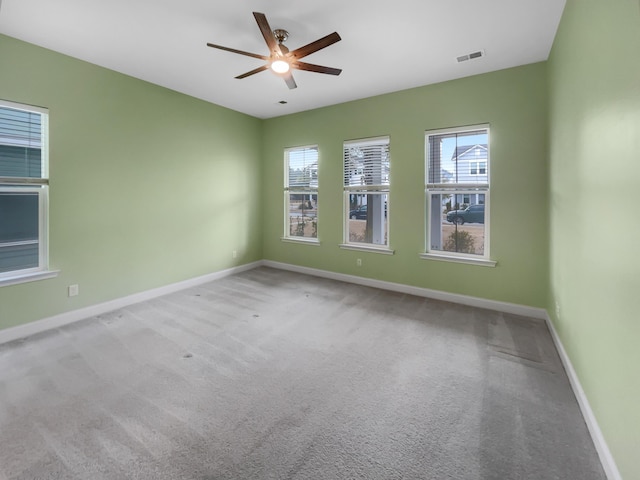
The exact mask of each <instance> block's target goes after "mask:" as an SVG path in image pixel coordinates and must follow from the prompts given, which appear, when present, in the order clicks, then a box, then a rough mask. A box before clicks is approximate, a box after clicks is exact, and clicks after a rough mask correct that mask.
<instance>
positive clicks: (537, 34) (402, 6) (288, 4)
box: [0, 0, 565, 118]
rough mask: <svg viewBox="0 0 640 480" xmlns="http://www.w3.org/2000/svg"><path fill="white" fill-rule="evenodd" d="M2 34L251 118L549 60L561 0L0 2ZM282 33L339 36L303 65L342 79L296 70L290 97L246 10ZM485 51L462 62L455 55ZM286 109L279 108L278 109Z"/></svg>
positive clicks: (293, 38)
mask: <svg viewBox="0 0 640 480" xmlns="http://www.w3.org/2000/svg"><path fill="white" fill-rule="evenodd" d="M0 2H1V3H0V33H3V34H6V35H9V36H11V37H15V38H18V39H21V40H25V41H27V42H30V43H34V44H36V45H40V46H42V47H46V48H49V49H51V50H55V51H57V52H61V53H64V54H67V55H70V56H72V57H76V58H79V59H82V60H86V61H88V62H91V63H94V64H97V65H101V66H103V67H107V68H109V69H112V70H116V71H118V72H122V73H125V74H127V75H131V76H133V77H136V78H140V79H143V80H146V81H148V82H152V83H155V84H158V85H162V86H164V87H167V88H170V89H172V90H177V91H179V92H183V93H186V94H188V95H191V96H194V97H197V98H200V99H202V100H206V101H209V102H213V103H215V104H218V105H222V106H225V107H228V108H231V109H233V110H237V111H240V112H244V113H247V114H249V115H253V116H255V117H259V118H269V117H275V116H279V115H285V114H288V113H293V112H299V111H303V110H309V109H312V108H317V107H321V106H326V105H332V104H336V103H342V102H346V101H349V100H355V99H358V98H364V97H369V96H373V95H378V94H382V93H387V92H392V91H397V90H403V89H407V88H412V87H417V86H421V85H427V84H431V83H436V82H442V81H445V80H451V79H454V78H461V77H466V76H469V75H476V74H479V73H485V72H490V71H494V70H500V69H504V68H509V67H514V66H517V65H524V64H528V63H533V62H539V61H543V60H546V59H547V57H548V55H549V50H550V49H551V45H552V43H553V38H554V36H555V33H556V30H557V27H558V23H559V21H560V16H561V14H562V10H563V8H564V4H565V0H482V1H480V0H394V1H389V0H366V1H365V0H352V1H347V0H322V1H315V2H312V1H308V0H307V1H303V0H298V1H291V0H232V1H224V2H223V1H221V0H56V1H52V0H0ZM253 11H257V12H262V13H265V14H266V16H267V19H268V20H269V23H270V26H271V27H272V28H274V29H276V28H283V29H286V30H288V31H289V34H290V37H289V40H288V41H287V42H286V45H287V46H288V47H289V48H290V49H291V50H293V49H295V48H297V47H300V46H302V45H306V44H307V43H310V42H312V41H314V40H316V39H318V38H320V37H323V36H325V35H327V34H329V33H331V32H333V31H337V32H338V33H339V34H340V36H341V37H342V41H340V42H338V43H336V44H334V45H331V46H329V47H327V48H326V49H324V50H321V51H319V52H316V53H314V54H312V55H310V56H308V57H306V58H305V59H304V61H306V62H309V63H315V64H320V65H326V66H330V67H335V68H342V69H343V72H342V74H341V75H340V76H338V77H335V76H331V75H323V74H318V73H312V72H302V71H297V70H294V71H293V74H294V77H295V80H296V82H297V84H298V88H297V89H295V90H289V89H288V88H287V86H286V85H285V83H284V81H283V80H282V79H281V78H278V77H277V76H276V75H275V74H273V73H271V72H270V71H265V72H261V73H258V74H256V75H253V76H251V77H248V78H246V79H243V80H236V79H234V78H233V77H234V76H236V75H239V74H241V73H244V72H246V71H249V70H252V69H254V68H256V67H258V66H260V65H261V64H262V63H263V62H262V61H261V60H258V59H255V58H251V57H246V56H241V55H236V54H233V53H229V52H225V51H222V50H216V49H212V48H209V47H207V46H206V43H207V42H211V43H216V44H219V45H224V46H228V47H232V48H236V49H239V50H245V51H249V52H253V53H257V54H261V55H268V49H267V47H266V45H265V43H264V39H263V38H262V36H261V34H260V31H259V30H258V26H257V24H256V22H255V20H254V18H253V15H252V13H251V12H253ZM477 50H484V51H485V54H486V55H485V56H484V57H483V58H479V59H476V60H471V61H468V62H464V63H457V62H456V57H458V56H460V55H463V54H466V53H470V52H474V51H477ZM281 100H284V101H286V102H288V103H287V104H286V105H281V104H279V103H278V102H279V101H281Z"/></svg>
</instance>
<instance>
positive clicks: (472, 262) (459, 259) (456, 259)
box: [420, 253, 498, 267]
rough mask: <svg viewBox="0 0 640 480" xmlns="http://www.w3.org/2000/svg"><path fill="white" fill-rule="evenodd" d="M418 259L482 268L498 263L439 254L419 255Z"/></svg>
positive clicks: (484, 259)
mask: <svg viewBox="0 0 640 480" xmlns="http://www.w3.org/2000/svg"><path fill="white" fill-rule="evenodd" d="M420 258H423V259H425V260H439V261H441V262H453V263H466V264H467V265H480V266H482V267H495V266H496V264H497V263H498V262H496V261H495V260H489V259H488V258H472V257H458V256H454V255H442V254H439V253H421V254H420Z"/></svg>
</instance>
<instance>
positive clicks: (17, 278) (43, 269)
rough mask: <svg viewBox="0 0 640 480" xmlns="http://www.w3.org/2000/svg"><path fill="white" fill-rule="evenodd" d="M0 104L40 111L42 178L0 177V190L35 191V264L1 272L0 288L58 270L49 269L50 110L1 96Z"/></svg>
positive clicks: (11, 107)
mask: <svg viewBox="0 0 640 480" xmlns="http://www.w3.org/2000/svg"><path fill="white" fill-rule="evenodd" d="M0 107H5V108H10V109H13V110H21V111H25V112H34V113H39V114H40V125H41V144H40V155H41V177H40V178H32V177H29V178H22V177H0V192H25V193H37V194H38V266H37V267H32V268H22V269H19V270H10V271H7V272H1V273H0V287H1V286H7V285H15V284H19V283H25V282H32V281H36V280H43V279H45V278H53V277H55V276H57V275H58V273H59V270H50V269H49V110H48V109H47V108H43V107H38V106H34V105H27V104H21V103H16V102H11V101H8V100H2V99H0Z"/></svg>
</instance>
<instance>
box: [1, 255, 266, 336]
mask: <svg viewBox="0 0 640 480" xmlns="http://www.w3.org/2000/svg"><path fill="white" fill-rule="evenodd" d="M261 265H262V261H257V262H253V263H247V264H246V265H240V266H239V267H233V268H228V269H226V270H221V271H219V272H213V273H208V274H206V275H202V276H200V277H195V278H190V279H188V280H183V281H181V282H177V283H172V284H170V285H165V286H162V287H158V288H153V289H151V290H146V291H144V292H139V293H134V294H133V295H128V296H126V297H121V298H116V299H114V300H110V301H108V302H104V303H98V304H96V305H90V306H88V307H84V308H80V309H78V310H72V311H70V312H65V313H61V314H59V315H54V316H52V317H48V318H43V319H42V320H36V321H35V322H30V323H26V324H24V325H18V326H15V327H9V328H6V329H4V330H0V344H3V343H6V342H11V341H13V340H18V339H20V338H25V337H28V336H30V335H35V334H37V333H40V332H44V331H47V330H51V329H54V328H59V327H62V326H64V325H68V324H70V323H73V322H77V321H79V320H83V319H85V318H90V317H94V316H96V315H101V314H103V313H106V312H111V311H113V310H117V309H118V308H122V307H126V306H129V305H133V304H134V303H138V302H144V301H146V300H151V299H152V298H156V297H160V296H162V295H167V294H169V293H173V292H177V291H180V290H184V289H185V288H190V287H195V286H197V285H202V284H203V283H207V282H211V281H213V280H217V279H219V278H223V277H228V276H229V275H233V274H236V273H240V272H244V271H246V270H251V269H253V268H256V267H259V266H261Z"/></svg>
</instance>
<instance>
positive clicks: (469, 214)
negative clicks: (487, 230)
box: [447, 205, 484, 225]
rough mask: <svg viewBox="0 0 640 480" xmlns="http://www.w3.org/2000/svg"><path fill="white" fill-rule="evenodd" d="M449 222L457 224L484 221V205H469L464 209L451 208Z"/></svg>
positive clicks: (448, 214)
mask: <svg viewBox="0 0 640 480" xmlns="http://www.w3.org/2000/svg"><path fill="white" fill-rule="evenodd" d="M447 222H451V223H455V224H457V225H462V224H464V223H484V205H469V206H468V207H467V208H465V209H464V210H451V211H450V212H449V213H447Z"/></svg>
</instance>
